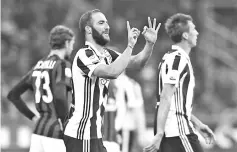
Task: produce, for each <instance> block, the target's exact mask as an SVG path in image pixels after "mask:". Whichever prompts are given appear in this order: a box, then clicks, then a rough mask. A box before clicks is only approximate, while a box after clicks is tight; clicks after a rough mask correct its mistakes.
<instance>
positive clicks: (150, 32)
mask: <svg viewBox="0 0 237 152" xmlns="http://www.w3.org/2000/svg"><path fill="white" fill-rule="evenodd" d="M160 25H161V23H159V24H158V25H157V26H156V18H154V20H153V24H152V22H151V18H150V17H148V27H147V26H144V28H143V32H142V35H144V38H145V39H146V41H147V42H148V43H151V44H155V42H156V40H157V34H158V31H159V29H160Z"/></svg>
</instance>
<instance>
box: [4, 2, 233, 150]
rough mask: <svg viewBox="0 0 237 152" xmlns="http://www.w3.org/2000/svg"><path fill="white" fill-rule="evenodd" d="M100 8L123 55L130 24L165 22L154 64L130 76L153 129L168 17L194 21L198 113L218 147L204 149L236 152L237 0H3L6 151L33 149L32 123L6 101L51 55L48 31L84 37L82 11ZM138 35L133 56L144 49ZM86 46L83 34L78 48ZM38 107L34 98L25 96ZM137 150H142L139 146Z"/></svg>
mask: <svg viewBox="0 0 237 152" xmlns="http://www.w3.org/2000/svg"><path fill="white" fill-rule="evenodd" d="M94 8H99V9H100V10H101V11H102V12H104V13H105V14H106V16H107V19H108V21H109V24H110V27H111V28H110V33H111V40H112V41H111V43H110V45H111V46H115V47H117V48H119V49H120V50H123V49H124V48H125V46H126V43H127V33H126V24H125V23H126V20H129V21H130V24H131V26H135V27H138V28H139V29H140V30H142V28H143V26H144V25H146V24H147V16H150V17H152V18H154V17H156V18H157V20H158V22H161V23H162V26H161V29H160V31H159V36H158V40H157V43H156V45H155V48H154V52H153V54H152V57H151V59H150V60H149V62H148V64H147V65H146V67H145V68H143V69H142V70H140V71H128V75H129V76H131V77H132V78H134V79H135V80H137V81H138V82H140V84H141V85H142V88H143V96H144V100H145V110H146V120H147V127H149V128H151V127H152V123H153V116H154V110H155V109H154V106H155V102H156V98H155V85H156V83H155V82H156V69H157V66H158V63H159V61H160V59H161V57H162V55H163V54H164V53H165V52H166V51H167V50H168V49H169V47H170V44H171V41H170V40H169V38H168V36H167V35H166V33H165V30H164V22H165V20H166V19H167V17H169V16H170V15H172V14H174V13H177V12H182V13H188V14H190V15H192V16H193V18H194V21H195V24H196V26H197V29H198V31H199V33H200V35H199V38H198V46H197V47H196V48H195V49H194V50H193V51H192V53H191V60H192V64H193V66H194V72H195V76H196V88H195V96H194V111H193V112H194V113H195V114H196V115H197V116H198V117H199V118H200V119H201V120H202V121H203V122H204V123H206V124H208V125H209V126H210V127H211V128H212V129H213V130H214V131H215V134H216V137H217V143H216V144H215V145H213V146H207V145H205V144H203V146H204V147H205V149H206V152H236V151H237V146H236V145H237V115H236V114H237V108H236V107H237V81H236V78H237V66H236V65H237V1H236V0H67V1H66V0H3V1H1V135H0V136H1V150H2V151H4V152H25V151H27V150H28V147H29V142H30V135H31V129H32V127H33V126H34V124H32V122H30V121H29V120H27V118H25V117H23V116H22V115H21V114H19V112H18V111H17V110H16V108H15V107H14V106H13V105H12V104H11V103H10V102H9V101H8V100H7V99H6V95H7V93H8V91H9V90H10V89H11V88H12V87H13V85H14V84H16V82H17V81H19V79H20V78H21V76H23V75H24V74H25V73H26V72H27V71H28V70H29V69H30V68H31V67H32V66H33V65H34V64H35V63H36V62H37V60H39V59H40V58H41V57H43V56H44V55H46V54H47V53H48V52H49V45H48V33H49V31H50V29H51V28H52V27H53V26H55V25H57V24H64V25H66V26H68V27H70V28H72V29H73V30H74V31H75V32H76V34H77V35H78V21H79V18H80V16H81V15H82V13H84V12H85V11H87V10H90V9H94ZM144 42H145V41H144V38H143V37H142V36H140V37H139V39H138V43H137V45H136V47H135V51H134V54H136V53H138V52H139V51H140V50H141V47H142V46H143V45H144ZM80 45H81V42H80V38H79V37H77V41H76V44H75V49H78V48H79V46H80ZM24 99H25V100H26V101H27V104H28V105H29V106H30V107H31V108H32V109H34V102H33V96H32V95H31V94H30V93H26V94H25V95H24ZM133 151H142V150H141V147H139V146H136V147H135V148H134V150H133Z"/></svg>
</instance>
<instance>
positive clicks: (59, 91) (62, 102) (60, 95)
mask: <svg viewBox="0 0 237 152" xmlns="http://www.w3.org/2000/svg"><path fill="white" fill-rule="evenodd" d="M55 88H56V89H55V92H54V94H55V101H56V102H55V103H54V104H55V108H56V112H57V116H58V118H60V119H61V121H62V122H63V121H64V119H65V117H66V116H67V114H68V111H69V103H68V98H67V90H66V86H65V85H63V84H60V83H59V84H57V85H56V87H55Z"/></svg>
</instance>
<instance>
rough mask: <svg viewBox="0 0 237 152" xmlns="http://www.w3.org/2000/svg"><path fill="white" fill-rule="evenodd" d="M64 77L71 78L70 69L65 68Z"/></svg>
mask: <svg viewBox="0 0 237 152" xmlns="http://www.w3.org/2000/svg"><path fill="white" fill-rule="evenodd" d="M65 75H66V76H67V77H69V78H71V77H72V72H71V69H70V68H65Z"/></svg>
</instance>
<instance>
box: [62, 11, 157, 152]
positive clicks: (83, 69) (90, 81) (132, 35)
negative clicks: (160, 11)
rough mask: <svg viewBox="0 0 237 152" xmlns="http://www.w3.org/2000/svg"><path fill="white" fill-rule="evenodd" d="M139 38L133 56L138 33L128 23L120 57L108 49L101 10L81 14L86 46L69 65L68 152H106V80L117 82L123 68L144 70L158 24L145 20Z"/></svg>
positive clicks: (108, 39)
mask: <svg viewBox="0 0 237 152" xmlns="http://www.w3.org/2000/svg"><path fill="white" fill-rule="evenodd" d="M148 23H149V27H145V28H144V31H143V32H142V34H143V35H144V37H145V39H146V44H145V47H144V49H143V50H142V51H141V52H140V53H139V54H137V55H135V56H132V55H131V54H132V50H133V47H134V46H135V44H136V42H137V38H138V36H139V34H140V31H139V30H138V29H137V28H130V25H129V22H127V30H128V45H127V47H126V49H125V51H124V52H123V53H122V54H119V53H117V52H115V51H113V50H110V49H107V48H106V47H105V46H106V44H107V43H108V42H109V41H110V37H109V29H110V27H109V25H108V21H107V19H106V17H105V15H104V14H103V13H102V12H101V11H100V10H97V9H96V10H92V11H88V12H86V13H85V14H83V15H82V16H81V18H80V21H79V27H80V31H81V34H83V37H84V38H85V46H84V47H83V48H81V49H79V50H78V52H77V53H76V55H75V57H74V59H73V63H72V80H73V92H74V94H73V95H74V101H73V105H74V112H73V114H72V115H71V117H70V118H69V121H68V123H67V125H66V128H65V131H64V135H65V136H64V142H65V145H66V149H67V151H68V152H76V151H87V152H105V151H106V149H105V147H104V146H103V143H102V132H101V129H102V119H103V114H104V103H105V102H106V101H107V96H108V85H109V79H115V78H117V77H118V76H119V75H120V74H121V73H122V72H123V71H124V69H125V68H126V67H128V68H139V67H143V66H144V65H145V64H146V62H147V60H148V58H149V57H150V55H151V52H152V50H153V46H154V44H155V42H156V39H157V33H158V30H159V27H160V24H159V25H158V26H156V19H154V22H153V25H152V23H151V21H150V18H149V20H148Z"/></svg>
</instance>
